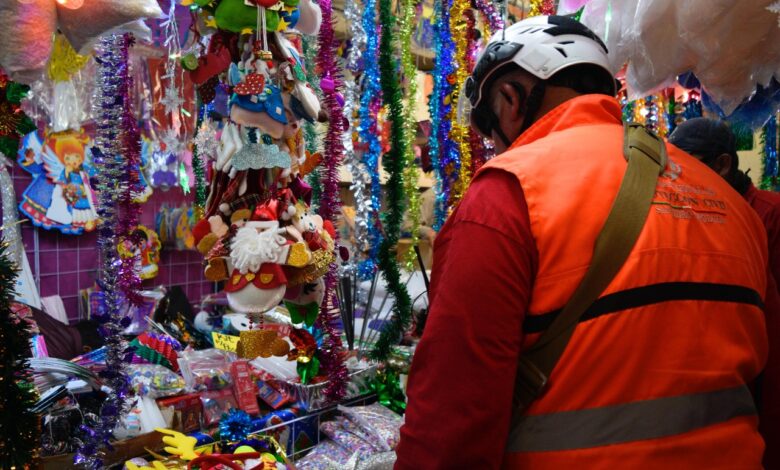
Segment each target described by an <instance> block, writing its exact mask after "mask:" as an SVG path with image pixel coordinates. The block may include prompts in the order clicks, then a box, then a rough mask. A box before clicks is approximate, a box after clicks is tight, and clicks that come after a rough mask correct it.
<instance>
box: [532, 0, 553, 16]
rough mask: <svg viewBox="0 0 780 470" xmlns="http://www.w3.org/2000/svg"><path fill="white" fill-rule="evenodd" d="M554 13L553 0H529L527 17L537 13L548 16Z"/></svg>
mask: <svg viewBox="0 0 780 470" xmlns="http://www.w3.org/2000/svg"><path fill="white" fill-rule="evenodd" d="M554 14H555V0H531V6H530V9H529V10H528V16H527V18H530V17H532V16H538V15H545V16H550V15H554Z"/></svg>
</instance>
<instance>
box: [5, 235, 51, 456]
mask: <svg viewBox="0 0 780 470" xmlns="http://www.w3.org/2000/svg"><path fill="white" fill-rule="evenodd" d="M9 250H11V248H9V245H8V241H7V240H4V241H3V242H2V243H1V244H0V364H1V366H0V410H3V411H2V412H1V413H0V468H19V469H22V468H32V467H33V464H34V463H35V460H36V459H37V458H38V452H39V449H40V442H41V430H40V426H39V424H38V423H39V420H38V416H37V415H36V414H35V413H33V412H32V411H31V409H32V408H33V407H34V406H35V403H36V402H37V401H38V394H37V393H36V391H35V386H34V381H33V377H32V372H31V370H30V364H29V361H28V357H29V356H30V331H29V328H30V325H29V324H28V323H27V322H26V321H25V320H23V319H21V318H19V317H17V316H16V315H14V314H13V313H12V311H11V302H12V301H13V298H14V290H15V284H16V276H17V269H18V268H17V265H16V264H15V263H14V262H13V261H12V260H11V256H12V255H11V252H10V251H9Z"/></svg>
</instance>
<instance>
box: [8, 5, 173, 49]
mask: <svg viewBox="0 0 780 470" xmlns="http://www.w3.org/2000/svg"><path fill="white" fill-rule="evenodd" d="M12 1H18V0H12ZM53 2H54V0H52V3H53ZM57 15H58V17H59V27H60V31H62V34H64V35H65V37H66V38H68V41H70V44H71V45H72V46H73V48H74V49H76V50H77V51H79V52H81V53H84V52H86V51H87V50H88V49H89V48H90V47H91V46H92V43H93V42H94V41H95V40H96V39H97V38H98V37H100V36H102V35H103V34H105V33H107V32H109V31H110V32H119V30H125V29H126V28H125V27H127V29H130V30H132V31H133V32H139V31H140V30H139V27H140V25H139V24H138V23H137V20H139V19H141V18H160V17H162V16H163V12H162V10H161V9H160V6H159V5H158V4H157V2H156V1H155V0H86V1H85V2H84V5H83V6H82V7H81V8H78V9H76V10H70V9H68V8H65V7H63V6H61V5H59V4H57Z"/></svg>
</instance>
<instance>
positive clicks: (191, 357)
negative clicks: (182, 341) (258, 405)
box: [179, 349, 233, 391]
mask: <svg viewBox="0 0 780 470" xmlns="http://www.w3.org/2000/svg"><path fill="white" fill-rule="evenodd" d="M231 356H232V355H231V354H230V353H228V352H226V351H222V350H220V349H203V350H201V351H193V350H187V351H184V352H182V353H181V357H180V358H179V367H180V368H181V373H182V375H183V376H184V380H185V382H186V383H187V387H188V388H189V389H191V390H194V391H204V390H221V389H223V388H227V387H230V386H231V385H232V384H233V380H232V377H231V376H230V363H231V362H232V360H233V357H231Z"/></svg>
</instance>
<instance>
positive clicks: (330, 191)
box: [316, 0, 348, 401]
mask: <svg viewBox="0 0 780 470" xmlns="http://www.w3.org/2000/svg"><path fill="white" fill-rule="evenodd" d="M319 5H320V9H321V10H322V26H321V27H320V36H319V50H320V52H319V55H318V56H317V66H318V68H319V70H320V73H321V74H322V77H323V78H322V80H321V81H320V89H321V90H322V95H323V101H324V104H325V109H326V110H327V112H328V118H329V125H328V133H327V134H326V135H325V143H324V152H323V169H322V171H321V173H320V178H321V181H322V195H321V196H320V206H319V213H320V216H322V218H323V220H329V221H331V222H332V223H333V224H334V225H335V223H336V218H337V217H338V215H339V211H340V205H341V201H339V165H340V164H341V161H342V159H343V158H344V144H343V141H342V139H343V136H342V135H343V133H344V129H345V128H346V119H345V118H344V112H343V111H344V110H343V104H342V103H343V99H340V96H339V90H341V89H342V86H343V81H342V77H341V72H340V71H339V69H338V66H337V65H336V47H337V46H338V43H337V42H336V39H335V37H334V34H333V10H332V6H331V1H330V0H320V2H319ZM336 241H338V240H336ZM337 270H338V267H337V265H336V263H331V265H330V269H329V270H328V273H327V274H326V275H325V300H324V302H323V303H322V309H321V310H320V314H319V315H318V316H317V323H316V325H317V328H319V329H320V330H321V331H322V332H323V333H324V338H323V340H322V346H321V347H320V354H319V358H320V363H321V365H322V368H323V370H324V371H325V373H326V374H327V376H328V385H327V386H326V388H325V395H326V396H327V397H328V399H329V400H331V401H337V400H340V399H341V398H343V397H344V395H345V394H346V392H347V379H348V373H347V368H346V366H345V365H344V352H343V350H342V343H341V332H340V331H339V323H340V321H341V316H340V314H339V306H338V297H337V296H336V284H337V282H338V271H337Z"/></svg>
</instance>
